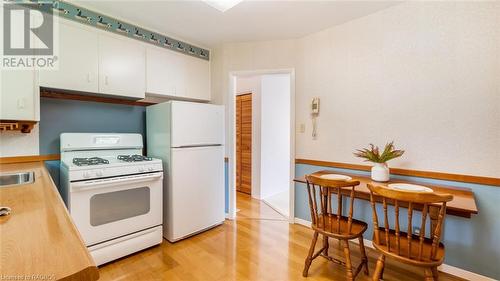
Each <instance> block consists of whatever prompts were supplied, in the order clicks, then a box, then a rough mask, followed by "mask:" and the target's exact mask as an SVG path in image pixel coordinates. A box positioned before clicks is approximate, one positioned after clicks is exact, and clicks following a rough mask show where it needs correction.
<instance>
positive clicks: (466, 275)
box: [438, 263, 495, 281]
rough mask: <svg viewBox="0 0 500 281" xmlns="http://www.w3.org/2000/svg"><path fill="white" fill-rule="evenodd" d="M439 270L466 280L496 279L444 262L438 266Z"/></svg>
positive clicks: (483, 280)
mask: <svg viewBox="0 0 500 281" xmlns="http://www.w3.org/2000/svg"><path fill="white" fill-rule="evenodd" d="M438 270H439V271H441V272H445V273H448V274H451V275H453V276H458V277H460V278H463V279H466V280H474V281H495V279H493V278H489V277H487V276H484V275H481V274H477V273H474V272H471V271H467V270H465V269H461V268H458V267H455V266H452V265H447V264H444V263H443V264H442V265H440V266H439V267H438Z"/></svg>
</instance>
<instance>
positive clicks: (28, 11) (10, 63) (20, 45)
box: [0, 0, 57, 69]
mask: <svg viewBox="0 0 500 281" xmlns="http://www.w3.org/2000/svg"><path fill="white" fill-rule="evenodd" d="M0 1H2V0H0ZM2 23H3V28H2V31H3V36H2V39H3V46H2V47H3V53H2V55H3V57H2V67H3V68H9V69H14V68H17V69H20V68H30V67H39V68H53V67H54V62H55V61H56V59H57V57H55V56H54V16H53V10H52V5H50V4H47V3H42V4H40V3H23V4H20V5H19V4H13V3H5V4H3V20H2Z"/></svg>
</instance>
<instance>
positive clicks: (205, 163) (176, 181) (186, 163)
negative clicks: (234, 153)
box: [164, 146, 225, 242]
mask: <svg viewBox="0 0 500 281" xmlns="http://www.w3.org/2000/svg"><path fill="white" fill-rule="evenodd" d="M171 159H172V165H171V168H170V171H171V172H170V175H167V177H170V178H169V185H168V186H167V187H166V188H167V190H166V198H165V199H166V202H165V205H164V206H165V214H164V218H166V220H165V221H164V234H165V238H167V240H169V241H171V242H174V241H177V240H179V239H182V238H185V237H187V236H190V235H193V234H196V233H197V232H200V231H202V230H206V229H208V228H210V227H213V226H215V225H218V224H221V223H222V222H223V221H224V219H225V214H224V147H223V146H213V147H193V148H174V149H172V158H171Z"/></svg>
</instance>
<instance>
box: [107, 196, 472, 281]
mask: <svg viewBox="0 0 500 281" xmlns="http://www.w3.org/2000/svg"><path fill="white" fill-rule="evenodd" d="M237 196H238V198H237V207H238V208H239V209H240V211H239V212H238V215H237V219H236V220H234V221H229V220H226V222H225V223H224V224H223V225H221V226H219V227H216V228H214V229H212V230H209V231H207V232H204V233H202V234H199V235H197V236H194V237H192V238H189V239H186V240H183V241H180V242H177V243H175V244H171V243H169V242H167V241H164V242H163V243H162V244H161V245H159V246H156V247H153V248H150V249H147V250H144V251H142V252H139V253H136V254H134V255H130V256H128V257H125V258H123V259H120V260H117V261H114V262H112V263H109V264H107V265H104V266H102V267H100V268H99V273H100V275H101V278H100V279H99V280H186V281H187V280H189V281H195V280H200V281H201V280H203V281H211V280H214V281H219V280H245V281H246V280H270V281H271V280H272V281H280V280H308V281H316V280H345V271H344V270H345V269H344V268H343V267H341V266H339V265H337V264H334V263H331V262H328V261H327V260H326V259H323V258H317V259H316V260H314V261H313V263H312V265H311V268H310V269H309V277H307V278H303V277H302V269H303V267H304V260H305V258H306V255H307V252H308V248H309V245H310V242H311V238H312V233H313V232H312V231H311V230H310V229H309V228H307V227H304V226H301V225H293V224H289V223H288V222H287V220H285V219H284V218H283V217H282V216H281V215H279V214H278V213H277V212H275V211H274V210H272V209H271V208H270V207H269V206H267V205H266V204H264V203H261V202H260V201H258V200H255V199H252V198H251V197H250V196H248V195H244V194H239V193H238V195H237ZM319 244H321V243H318V246H319ZM330 244H331V247H330V255H333V256H335V257H336V258H339V259H343V254H342V251H341V250H340V248H339V246H338V243H337V242H336V241H332V242H330ZM353 246H354V245H353ZM318 249H319V247H318ZM352 249H353V251H352V252H353V257H352V259H353V262H354V263H355V264H357V263H358V262H359V260H360V259H359V252H358V251H357V250H354V249H357V247H352ZM367 254H368V258H369V266H370V273H373V270H374V267H375V262H376V258H377V257H378V255H377V253H376V252H375V251H374V250H372V249H367ZM439 277H440V280H441V281H451V280H462V279H459V278H456V277H453V276H450V275H447V274H444V273H440V276H439ZM423 279H424V275H423V270H419V269H416V268H412V267H409V266H403V265H400V264H397V265H395V264H394V263H393V262H392V261H391V260H390V259H389V260H388V262H387V265H386V269H385V272H384V280H423ZM356 280H371V279H370V278H369V277H367V276H364V275H363V274H361V273H360V275H359V276H358V278H357V279H356Z"/></svg>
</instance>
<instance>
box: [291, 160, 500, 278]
mask: <svg viewBox="0 0 500 281" xmlns="http://www.w3.org/2000/svg"><path fill="white" fill-rule="evenodd" d="M325 169H328V170H332V171H335V172H339V173H342V172H344V173H352V174H360V175H369V173H368V172H364V171H357V170H347V169H334V168H328V167H322V166H313V165H305V164H297V165H295V176H296V177H300V176H303V175H305V174H309V173H313V172H315V171H318V170H325ZM391 178H392V179H404V180H416V181H419V182H422V183H428V184H436V185H449V186H456V187H467V188H470V189H472V191H473V192H474V194H475V197H476V204H477V206H478V210H479V214H477V215H472V218H471V219H467V218H460V217H456V216H450V215H447V216H446V219H445V222H444V232H443V238H442V241H443V243H444V245H445V247H446V257H445V263H446V264H448V265H451V266H455V267H459V268H461V269H465V270H467V271H471V272H474V273H478V274H481V275H484V276H488V277H491V278H494V279H500V267H499V266H498V264H499V260H500V243H498V242H497V241H496V240H497V239H498V237H500V187H498V186H488V185H479V184H469V183H462V182H454V181H443V180H434V179H426V178H416V177H406V176H391ZM343 205H344V207H346V210H347V209H348V205H347V204H343ZM419 216H420V214H418V215H417V216H416V217H415V218H414V219H415V221H418V222H419V223H418V225H420V218H419ZM295 217H297V218H300V219H303V220H307V221H310V213H309V205H308V198H307V191H306V185H305V184H302V183H296V184H295ZM354 217H355V218H356V219H359V220H363V221H365V222H367V223H368V226H369V228H368V230H367V231H366V232H365V235H364V238H365V239H368V240H372V235H373V228H372V223H371V221H372V212H371V206H370V204H369V202H368V201H364V200H356V201H355V206H354ZM404 217H405V216H401V219H402V220H401V223H402V227H406V225H407V221H406V219H404ZM414 225H415V224H414ZM427 229H429V228H427Z"/></svg>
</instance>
